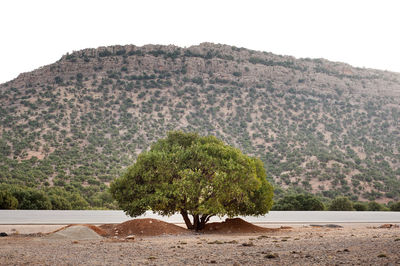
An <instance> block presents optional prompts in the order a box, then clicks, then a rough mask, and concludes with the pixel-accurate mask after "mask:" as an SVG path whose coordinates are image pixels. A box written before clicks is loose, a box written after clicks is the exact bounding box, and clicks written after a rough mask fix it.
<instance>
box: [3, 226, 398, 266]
mask: <svg viewBox="0 0 400 266" xmlns="http://www.w3.org/2000/svg"><path fill="white" fill-rule="evenodd" d="M131 223H132V222H131ZM142 223H144V222H142ZM146 223H148V224H151V225H154V224H156V225H157V223H155V222H154V221H153V222H152V223H150V222H149V221H146ZM160 225H161V224H158V226H160ZM161 226H164V227H168V226H167V225H161ZM342 226H343V228H329V227H315V226H309V225H292V228H291V229H277V228H279V227H275V228H276V229H274V230H268V229H266V230H264V231H262V232H261V231H259V232H255V233H239V234H237V233H236V234H235V233H227V232H223V233H218V232H213V233H209V232H207V233H193V232H189V233H187V232H184V233H183V234H181V232H180V233H179V234H164V235H158V236H139V235H135V239H134V240H132V239H124V238H118V237H116V236H113V237H104V238H101V239H98V240H97V239H96V240H71V239H65V240H64V239H50V238H47V237H45V236H44V235H43V234H36V235H22V234H19V235H17V234H14V235H12V236H8V237H2V238H0V265H22V264H26V265H186V264H192V265H210V264H215V265H340V264H343V265H396V264H397V265H400V229H399V227H398V226H392V227H390V228H378V226H379V225H370V224H347V225H346V224H342ZM267 227H270V226H267ZM44 228H45V227H42V229H44ZM100 228H101V227H100ZM113 228H114V227H113ZM119 228H121V225H120V227H119ZM3 229H4V227H1V226H0V231H1V230H3ZM21 229H22V227H21V228H20V230H21ZM109 229H110V228H109ZM31 230H32V229H31ZM52 230H54V228H51V230H50V231H52ZM175 230H176V228H175ZM178 231H179V230H178Z"/></svg>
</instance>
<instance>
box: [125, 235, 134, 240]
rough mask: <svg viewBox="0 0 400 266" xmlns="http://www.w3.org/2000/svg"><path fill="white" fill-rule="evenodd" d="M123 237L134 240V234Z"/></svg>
mask: <svg viewBox="0 0 400 266" xmlns="http://www.w3.org/2000/svg"><path fill="white" fill-rule="evenodd" d="M125 239H127V240H134V239H135V236H134V235H129V236H127V237H125Z"/></svg>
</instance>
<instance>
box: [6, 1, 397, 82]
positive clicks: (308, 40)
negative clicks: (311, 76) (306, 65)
mask: <svg viewBox="0 0 400 266" xmlns="http://www.w3.org/2000/svg"><path fill="white" fill-rule="evenodd" d="M399 28H400V1H399V0H393V1H392V0H374V1H372V0H371V1H370V0H360V1H358V0H347V1H345V0H309V1H308V0H302V1H301V0H275V1H268V0H260V1H255V0H246V1H235V0H230V1H229V0H214V1H211V0H198V1H191V0H186V1H185V0H181V1H179V0H141V1H134V0H131V1H123V0H110V1H103V0H101V1H100V0H97V1H96V0H93V1H91V0H48V1H47V0H0V38H1V39H0V83H3V82H6V81H9V80H11V79H13V78H16V77H17V76H18V74H19V73H21V72H28V71H32V70H34V69H36V68H38V67H40V66H43V65H47V64H51V63H54V62H55V61H57V60H58V59H60V58H61V56H62V55H64V54H66V53H67V52H72V51H74V50H80V49H84V48H97V47H99V46H105V45H114V44H121V45H124V44H135V45H144V44H149V43H151V44H175V45H178V46H181V47H187V46H191V45H195V44H199V43H201V42H214V43H223V44H228V45H235V46H238V47H245V48H249V49H254V50H261V51H268V52H272V53H275V54H281V55H292V56H295V57H297V58H299V57H310V58H326V59H328V60H332V61H341V62H346V63H349V64H351V65H354V66H358V67H367V68H377V69H383V70H391V71H396V72H400V52H399V49H400V33H399V32H400V30H399Z"/></svg>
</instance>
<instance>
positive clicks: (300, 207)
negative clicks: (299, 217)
mask: <svg viewBox="0 0 400 266" xmlns="http://www.w3.org/2000/svg"><path fill="white" fill-rule="evenodd" d="M324 209H325V206H324V203H323V202H322V201H321V200H320V199H319V198H318V197H316V196H314V195H311V194H296V195H293V194H289V195H285V196H284V197H283V198H282V199H280V200H278V201H276V202H275V203H274V206H273V210H275V211H323V210H324Z"/></svg>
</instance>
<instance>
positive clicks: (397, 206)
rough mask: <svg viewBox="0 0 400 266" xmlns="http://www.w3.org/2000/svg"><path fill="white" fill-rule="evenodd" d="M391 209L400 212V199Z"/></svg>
mask: <svg viewBox="0 0 400 266" xmlns="http://www.w3.org/2000/svg"><path fill="white" fill-rule="evenodd" d="M390 210H391V211H392V212H400V201H398V202H396V203H393V204H392V205H390Z"/></svg>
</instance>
